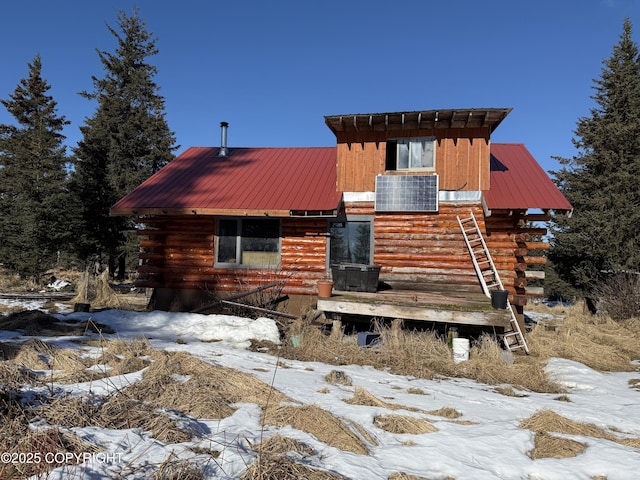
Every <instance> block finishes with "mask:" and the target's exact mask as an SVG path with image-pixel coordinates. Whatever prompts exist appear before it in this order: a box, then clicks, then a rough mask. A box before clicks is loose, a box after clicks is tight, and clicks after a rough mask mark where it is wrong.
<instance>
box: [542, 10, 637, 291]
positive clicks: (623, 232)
mask: <svg viewBox="0 0 640 480" xmlns="http://www.w3.org/2000/svg"><path fill="white" fill-rule="evenodd" d="M603 65H604V66H603V68H602V74H601V77H600V78H599V79H596V80H594V87H593V88H594V91H595V94H594V95H593V96H592V97H591V98H592V99H593V100H594V101H595V103H596V106H594V107H593V108H592V109H591V111H590V114H591V115H590V116H588V117H583V118H580V119H579V120H578V123H577V128H576V130H575V137H574V140H573V142H574V145H575V146H576V148H577V149H578V154H577V155H576V156H574V157H573V158H571V159H563V158H560V159H558V160H559V161H560V163H561V164H562V165H563V167H562V168H561V169H560V170H559V171H557V172H552V174H553V175H554V176H555V181H556V184H557V185H558V186H559V187H560V189H561V191H562V192H563V193H564V195H565V196H566V198H567V199H568V200H569V201H570V202H571V204H572V205H573V207H574V214H573V216H572V217H571V218H566V217H562V216H556V217H554V223H553V225H552V228H553V235H554V238H553V241H552V249H551V251H550V254H549V257H550V259H551V260H552V262H553V264H554V265H555V268H556V271H557V272H558V274H559V276H560V278H562V279H563V280H564V281H566V282H567V283H569V284H570V285H573V286H575V287H577V288H579V289H580V290H581V291H582V292H583V293H585V292H587V291H588V290H589V288H590V286H591V285H592V284H593V282H596V281H597V280H598V278H599V277H600V276H601V275H602V274H603V273H606V272H620V271H629V270H631V271H638V269H639V268H640V248H639V247H640V63H639V58H638V46H637V44H636V43H635V42H633V41H632V39H631V22H630V21H629V20H628V19H627V20H625V22H624V25H623V33H622V34H621V36H620V40H619V42H618V43H617V44H616V45H615V46H614V47H613V54H612V56H611V57H610V58H609V59H607V60H605V61H603Z"/></svg>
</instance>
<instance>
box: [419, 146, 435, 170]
mask: <svg viewBox="0 0 640 480" xmlns="http://www.w3.org/2000/svg"><path fill="white" fill-rule="evenodd" d="M420 143H421V145H422V147H421V157H420V165H419V167H420V168H433V159H434V150H435V149H434V147H435V141H434V140H431V139H430V140H423V141H422V142H420Z"/></svg>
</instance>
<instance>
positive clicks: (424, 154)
mask: <svg viewBox="0 0 640 480" xmlns="http://www.w3.org/2000/svg"><path fill="white" fill-rule="evenodd" d="M435 164H436V137H422V138H401V139H398V140H389V141H387V160H386V169H387V170H435Z"/></svg>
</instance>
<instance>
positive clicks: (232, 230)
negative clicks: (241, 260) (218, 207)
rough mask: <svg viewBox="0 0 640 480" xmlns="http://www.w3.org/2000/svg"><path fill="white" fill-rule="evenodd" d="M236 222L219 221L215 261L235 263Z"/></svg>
mask: <svg viewBox="0 0 640 480" xmlns="http://www.w3.org/2000/svg"><path fill="white" fill-rule="evenodd" d="M237 225H238V222H237V221H236V220H220V222H219V223H218V255H217V257H216V258H217V261H218V262H222V263H235V262H236V261H237V257H236V239H237V236H238V232H237V230H238V229H237Z"/></svg>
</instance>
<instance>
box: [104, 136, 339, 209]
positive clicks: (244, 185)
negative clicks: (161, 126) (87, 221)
mask: <svg viewBox="0 0 640 480" xmlns="http://www.w3.org/2000/svg"><path fill="white" fill-rule="evenodd" d="M218 151H219V148H217V147H216V148H212V147H192V148H189V149H188V150H186V151H185V152H183V153H182V154H181V155H179V156H178V157H177V158H175V159H174V160H173V161H171V162H170V163H169V164H168V165H167V166H165V167H164V168H163V169H162V170H160V171H159V172H157V173H156V174H155V175H153V176H151V177H150V178H149V179H148V180H146V181H145V182H144V183H142V184H141V185H140V186H138V187H137V188H136V189H135V190H134V191H133V192H131V193H130V194H129V195H127V196H125V197H124V198H122V199H121V200H120V201H118V202H117V203H116V204H115V205H114V206H113V207H112V208H111V213H112V214H114V215H126V214H132V213H133V214H153V213H156V214H160V213H164V214H173V213H175V214H193V213H197V214H210V215H224V214H230V215H231V214H234V215H273V216H288V215H289V214H290V212H291V211H295V212H306V211H308V212H309V213H310V214H314V213H318V212H328V211H333V210H336V209H337V208H338V206H339V204H340V201H341V197H342V195H341V193H340V192H337V191H336V148H335V147H318V148H231V149H229V153H228V155H227V156H226V157H219V156H218Z"/></svg>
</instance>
